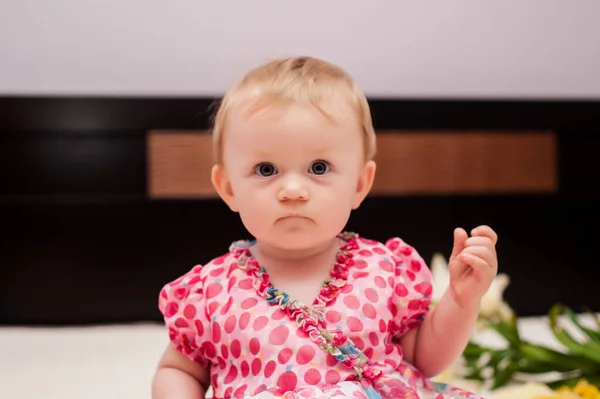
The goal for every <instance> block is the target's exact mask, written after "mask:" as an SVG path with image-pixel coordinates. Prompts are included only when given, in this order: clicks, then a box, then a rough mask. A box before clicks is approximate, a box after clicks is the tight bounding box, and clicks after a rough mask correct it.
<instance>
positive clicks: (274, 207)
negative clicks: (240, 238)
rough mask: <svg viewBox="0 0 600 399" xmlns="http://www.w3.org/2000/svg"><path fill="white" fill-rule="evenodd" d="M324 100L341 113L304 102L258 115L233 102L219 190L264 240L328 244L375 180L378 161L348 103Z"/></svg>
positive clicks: (289, 245)
mask: <svg viewBox="0 0 600 399" xmlns="http://www.w3.org/2000/svg"><path fill="white" fill-rule="evenodd" d="M322 107H323V108H324V109H325V110H326V112H327V113H329V114H330V115H332V116H334V117H335V118H336V121H330V120H328V119H327V118H326V117H325V116H324V115H323V114H321V113H320V112H319V111H318V110H317V109H316V108H314V107H312V106H309V105H299V104H292V105H274V106H271V107H268V108H266V109H264V110H262V111H259V112H257V113H255V114H252V115H249V114H247V113H245V112H243V110H239V109H238V110H232V112H231V113H230V115H229V117H228V119H227V124H226V131H225V134H224V137H223V147H222V151H223V158H222V159H223V167H222V168H221V169H222V170H221V172H222V175H223V177H224V179H223V180H224V181H225V182H226V184H225V191H226V193H225V195H223V193H221V195H222V196H223V197H224V199H225V201H226V202H227V203H228V204H229V206H230V207H231V208H232V209H233V210H234V211H237V212H239V213H240V217H241V219H242V222H243V223H244V225H245V227H246V228H247V229H248V231H249V232H250V234H252V235H253V236H254V237H255V238H256V239H258V240H259V241H260V240H262V241H263V242H265V243H267V244H269V245H272V246H275V247H279V248H282V249H303V248H310V247H312V246H317V245H322V244H323V243H324V242H326V240H330V239H332V238H333V237H335V236H336V235H337V234H338V233H339V232H340V231H342V230H343V229H344V227H345V225H346V223H347V221H348V218H349V216H350V212H351V210H352V209H354V208H356V207H358V205H359V204H360V202H361V201H362V200H363V198H364V196H365V195H366V192H367V191H368V189H369V188H370V185H371V181H372V175H373V173H374V163H373V162H367V163H365V161H364V156H363V154H364V149H363V141H362V132H361V129H360V125H359V123H358V120H357V118H356V116H355V113H354V112H353V111H352V109H351V108H350V106H349V105H346V104H336V106H335V108H334V107H333V106H331V105H328V104H323V105H322ZM369 173H370V174H371V176H370V177H369V176H368V175H369ZM369 178H370V179H371V181H369ZM227 192H228V193H227Z"/></svg>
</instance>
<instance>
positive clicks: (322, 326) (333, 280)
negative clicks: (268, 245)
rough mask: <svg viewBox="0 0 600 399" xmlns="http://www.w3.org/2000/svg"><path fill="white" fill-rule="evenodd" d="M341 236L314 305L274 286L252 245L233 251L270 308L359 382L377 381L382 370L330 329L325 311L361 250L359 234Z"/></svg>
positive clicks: (238, 246)
mask: <svg viewBox="0 0 600 399" xmlns="http://www.w3.org/2000/svg"><path fill="white" fill-rule="evenodd" d="M338 237H339V238H340V239H342V240H343V241H344V242H343V244H342V246H341V248H340V250H339V251H338V254H337V256H336V263H335V264H334V265H333V267H332V269H331V272H330V275H329V278H328V279H327V280H326V281H325V282H324V283H323V286H322V287H321V291H320V292H319V294H318V295H317V298H315V300H314V302H313V304H312V306H307V305H305V304H303V303H301V302H300V301H298V300H292V299H291V298H290V296H289V295H288V294H287V293H285V292H283V291H279V290H278V289H277V288H275V287H274V286H273V284H272V283H271V280H270V278H269V274H268V273H267V271H266V269H265V268H264V267H261V266H260V265H259V263H258V262H257V261H256V260H255V259H254V257H253V256H252V253H251V252H250V247H251V246H252V244H253V242H250V241H243V240H242V241H237V242H234V243H233V244H232V245H231V247H230V251H231V253H232V254H233V255H234V256H235V258H236V259H237V264H238V266H239V267H240V268H241V269H243V270H244V271H246V273H247V274H249V275H250V276H252V277H254V281H253V285H254V288H255V289H256V292H257V294H258V295H259V296H260V297H262V298H265V299H266V301H267V302H268V303H270V304H271V305H277V306H279V308H280V309H282V310H283V311H284V312H285V313H286V315H287V316H288V317H289V318H290V319H291V320H294V321H295V322H296V324H297V325H298V327H299V328H300V329H301V330H302V331H304V332H305V333H306V335H308V337H309V338H310V339H311V340H312V341H313V342H315V343H316V344H317V345H319V347H320V348H321V349H322V350H324V351H325V352H327V353H330V354H331V355H332V356H334V357H335V358H336V359H337V360H338V361H339V362H340V363H342V364H343V365H344V366H346V367H348V368H352V369H354V370H355V371H356V375H357V379H358V380H360V379H362V378H366V379H368V380H370V381H375V380H376V379H377V378H379V377H380V376H381V370H378V369H376V368H375V367H373V366H372V365H371V364H369V358H368V357H367V356H366V355H365V354H364V353H363V352H362V351H361V350H360V349H358V348H357V347H356V346H354V342H352V340H350V338H348V337H346V336H345V335H344V334H343V333H342V332H341V331H339V330H335V331H329V330H327V322H326V321H325V317H324V314H323V311H324V309H325V307H326V306H327V305H328V304H329V303H331V302H332V301H333V300H334V299H335V298H336V297H337V296H338V295H339V293H340V291H341V290H342V288H343V287H344V286H345V285H346V282H347V280H348V275H349V271H348V269H350V268H351V267H352V266H353V265H354V251H355V250H357V249H358V243H357V239H358V234H356V233H342V234H340V235H339V236H338Z"/></svg>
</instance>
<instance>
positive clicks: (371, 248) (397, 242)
mask: <svg viewBox="0 0 600 399" xmlns="http://www.w3.org/2000/svg"><path fill="white" fill-rule="evenodd" d="M356 244H357V251H358V252H359V253H361V252H363V253H367V252H371V253H373V254H377V255H383V256H390V255H391V256H395V257H400V258H406V257H411V256H417V257H418V256H419V254H418V252H417V250H416V249H415V248H414V247H413V246H412V245H410V244H409V243H407V242H406V241H404V240H403V239H402V238H400V237H398V236H394V237H389V238H387V239H386V240H384V241H378V240H373V239H370V238H365V237H361V236H359V235H358V234H356Z"/></svg>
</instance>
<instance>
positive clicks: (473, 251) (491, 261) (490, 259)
mask: <svg viewBox="0 0 600 399" xmlns="http://www.w3.org/2000/svg"><path fill="white" fill-rule="evenodd" d="M472 256H475V257H478V258H481V259H483V260H484V261H485V262H486V263H487V265H488V266H489V267H493V268H495V267H496V254H495V251H493V250H492V249H490V248H488V247H482V246H475V247H467V248H465V249H464V250H463V251H462V252H461V253H460V255H459V256H458V260H460V261H461V262H465V263H468V264H469V265H471V263H469V259H471V258H470V257H472Z"/></svg>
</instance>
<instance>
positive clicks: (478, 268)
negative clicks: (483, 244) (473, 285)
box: [461, 254, 494, 279]
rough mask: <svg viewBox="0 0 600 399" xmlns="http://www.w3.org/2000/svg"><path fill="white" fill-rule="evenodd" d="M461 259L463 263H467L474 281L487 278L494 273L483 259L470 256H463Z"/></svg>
mask: <svg viewBox="0 0 600 399" xmlns="http://www.w3.org/2000/svg"><path fill="white" fill-rule="evenodd" d="M461 257H464V259H465V262H468V263H469V266H470V267H471V269H472V270H473V275H474V276H475V278H476V279H477V278H479V277H481V276H489V275H490V274H493V272H494V271H493V270H492V268H490V266H489V264H488V262H487V261H486V260H485V259H482V258H480V257H478V256H475V255H472V254H463V255H461Z"/></svg>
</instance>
